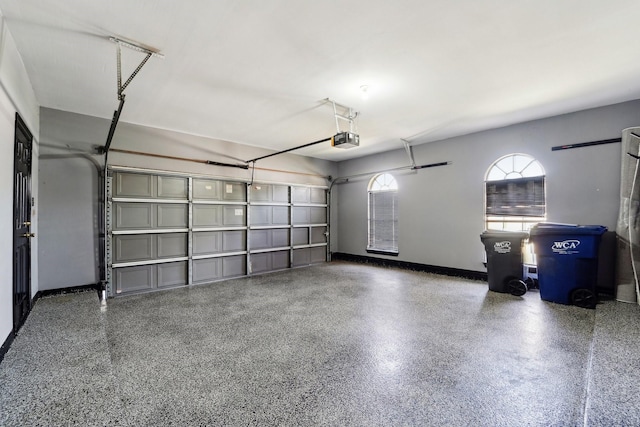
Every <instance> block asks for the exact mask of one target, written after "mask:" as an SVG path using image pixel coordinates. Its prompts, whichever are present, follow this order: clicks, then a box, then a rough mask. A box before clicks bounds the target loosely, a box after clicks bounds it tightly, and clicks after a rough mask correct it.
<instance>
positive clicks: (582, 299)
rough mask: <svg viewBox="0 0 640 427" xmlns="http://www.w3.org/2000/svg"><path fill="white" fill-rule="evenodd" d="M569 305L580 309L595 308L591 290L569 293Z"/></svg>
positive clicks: (594, 299)
mask: <svg viewBox="0 0 640 427" xmlns="http://www.w3.org/2000/svg"><path fill="white" fill-rule="evenodd" d="M571 304H573V305H577V306H578V307H582V308H595V306H596V295H595V294H594V293H593V291H592V290H591V289H586V288H580V289H576V290H574V291H573V292H571Z"/></svg>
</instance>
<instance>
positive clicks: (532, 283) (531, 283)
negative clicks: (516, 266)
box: [524, 277, 540, 291]
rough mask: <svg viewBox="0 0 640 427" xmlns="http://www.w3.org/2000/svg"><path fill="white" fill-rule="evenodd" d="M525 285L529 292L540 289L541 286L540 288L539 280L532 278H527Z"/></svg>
mask: <svg viewBox="0 0 640 427" xmlns="http://www.w3.org/2000/svg"><path fill="white" fill-rule="evenodd" d="M524 283H525V284H526V285H527V290H529V291H530V290H531V289H540V286H538V280H536V279H533V278H531V277H527V278H526V279H525V281H524Z"/></svg>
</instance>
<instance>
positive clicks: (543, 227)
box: [529, 222, 607, 236]
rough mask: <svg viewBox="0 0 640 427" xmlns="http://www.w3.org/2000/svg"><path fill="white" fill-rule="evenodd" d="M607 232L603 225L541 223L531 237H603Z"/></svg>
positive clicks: (534, 228)
mask: <svg viewBox="0 0 640 427" xmlns="http://www.w3.org/2000/svg"><path fill="white" fill-rule="evenodd" d="M605 231H607V227H605V226H603V225H576V224H559V223H554V222H541V223H538V224H536V225H534V226H533V227H531V230H530V231H529V233H530V234H531V236H540V235H543V234H569V235H598V236H599V235H601V234H604V232H605Z"/></svg>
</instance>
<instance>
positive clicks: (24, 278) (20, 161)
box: [13, 113, 34, 332]
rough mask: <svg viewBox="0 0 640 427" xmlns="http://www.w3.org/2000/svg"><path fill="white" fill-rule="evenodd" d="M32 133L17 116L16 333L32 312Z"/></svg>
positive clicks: (15, 186)
mask: <svg viewBox="0 0 640 427" xmlns="http://www.w3.org/2000/svg"><path fill="white" fill-rule="evenodd" d="M32 141H33V138H32V136H31V132H29V129H27V126H26V125H25V123H24V122H23V121H22V119H21V118H20V116H19V115H18V114H17V113H16V130H15V155H14V167H13V170H14V178H13V331H14V332H17V331H18V329H19V328H20V326H22V324H23V323H24V321H25V320H26V318H27V315H28V314H29V310H30V309H31V242H30V240H29V239H31V237H34V234H32V233H31V157H32Z"/></svg>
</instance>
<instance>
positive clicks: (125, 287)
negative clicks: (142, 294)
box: [113, 265, 155, 294]
mask: <svg viewBox="0 0 640 427" xmlns="http://www.w3.org/2000/svg"><path fill="white" fill-rule="evenodd" d="M114 271H115V274H114V275H113V276H114V281H115V288H116V293H118V294H121V293H127V292H133V291H144V290H148V289H153V284H154V282H155V266H154V265H140V266H136V267H123V268H116V269H114Z"/></svg>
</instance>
